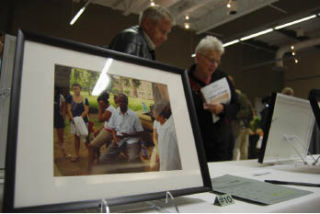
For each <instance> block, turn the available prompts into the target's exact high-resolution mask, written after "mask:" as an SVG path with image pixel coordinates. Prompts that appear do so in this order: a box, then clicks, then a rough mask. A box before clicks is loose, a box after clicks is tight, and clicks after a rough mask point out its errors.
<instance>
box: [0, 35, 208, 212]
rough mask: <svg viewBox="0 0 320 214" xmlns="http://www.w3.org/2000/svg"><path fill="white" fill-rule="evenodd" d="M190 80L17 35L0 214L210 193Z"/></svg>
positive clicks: (158, 66)
mask: <svg viewBox="0 0 320 214" xmlns="http://www.w3.org/2000/svg"><path fill="white" fill-rule="evenodd" d="M196 124H197V118H196V114H195V109H194V105H193V101H192V97H191V91H190V87H189V83H188V77H187V73H186V71H184V70H181V69H178V68H175V67H172V66H169V65H165V64H162V63H158V62H154V61H149V60H145V59H141V58H138V57H134V56H129V55H127V54H122V53H118V52H115V51H111V50H108V49H105V48H100V47H96V46H91V45H87V44H83V43H77V42H72V41H67V40H63V39H57V38H52V37H47V36H42V35H36V34H33V33H28V32H22V31H19V33H18V37H17V48H16V55H15V64H14V71H13V85H12V92H11V109H10V115H9V127H8V137H7V142H8V145H7V154H6V155H7V160H8V161H7V162H6V177H5V190H4V204H3V209H4V211H5V212H9V211H10V212H11V211H19V212H20V211H22V212H27V211H33V212H38V211H40V212H47V211H49V212H56V211H67V210H72V209H78V210H79V209H82V208H93V207H98V206H99V204H100V203H101V201H102V200H106V201H107V202H108V205H110V206H112V205H121V204H127V203H133V202H138V201H145V200H154V199H161V198H164V197H165V196H166V193H167V192H168V191H169V192H170V193H171V194H172V195H173V196H180V195H185V194H192V193H199V192H205V191H211V181H210V175H209V171H208V167H207V163H206V159H205V156H204V151H203V146H202V140H201V136H200V132H199V127H198V126H197V125H196Z"/></svg>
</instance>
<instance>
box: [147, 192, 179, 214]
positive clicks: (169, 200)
mask: <svg viewBox="0 0 320 214" xmlns="http://www.w3.org/2000/svg"><path fill="white" fill-rule="evenodd" d="M145 203H146V204H148V205H149V206H150V208H152V209H155V210H157V211H158V212H164V213H172V212H170V211H169V210H168V209H166V208H167V207H168V206H170V205H172V206H173V207H174V209H175V213H180V211H179V208H178V206H177V204H176V203H175V199H174V197H173V195H172V194H171V193H170V192H169V191H167V192H166V199H165V201H164V202H163V201H161V200H157V201H147V202H145Z"/></svg>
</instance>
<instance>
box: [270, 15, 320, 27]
mask: <svg viewBox="0 0 320 214" xmlns="http://www.w3.org/2000/svg"><path fill="white" fill-rule="evenodd" d="M316 17H317V15H315V14H314V15H311V16H307V17H304V18H302V19H298V20H295V21H292V22H289V23H286V24H283V25H279V26H276V27H275V28H274V29H276V30H279V29H282V28H285V27H288V26H291V25H294V24H298V23H300V22H304V21H307V20H310V19H313V18H316Z"/></svg>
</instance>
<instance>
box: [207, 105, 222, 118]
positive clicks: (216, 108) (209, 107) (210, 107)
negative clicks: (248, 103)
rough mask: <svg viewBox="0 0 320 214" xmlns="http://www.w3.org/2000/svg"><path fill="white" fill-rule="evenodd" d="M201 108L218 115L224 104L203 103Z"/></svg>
mask: <svg viewBox="0 0 320 214" xmlns="http://www.w3.org/2000/svg"><path fill="white" fill-rule="evenodd" d="M203 109H204V110H208V111H210V112H211V113H213V114H215V115H218V114H220V113H221V112H223V110H224V106H223V105H222V104H221V103H203Z"/></svg>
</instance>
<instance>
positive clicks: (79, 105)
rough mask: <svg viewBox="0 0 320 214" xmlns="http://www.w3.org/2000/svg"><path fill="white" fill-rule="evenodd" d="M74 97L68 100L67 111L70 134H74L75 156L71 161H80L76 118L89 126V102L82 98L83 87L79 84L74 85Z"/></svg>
mask: <svg viewBox="0 0 320 214" xmlns="http://www.w3.org/2000/svg"><path fill="white" fill-rule="evenodd" d="M71 88H72V91H73V95H72V96H69V97H68V98H67V111H68V115H69V117H70V121H71V123H70V133H71V134H74V145H75V156H74V157H73V158H72V159H71V161H73V162H75V161H78V160H79V158H80V156H79V150H80V135H79V134H78V133H77V131H76V126H75V118H76V117H77V119H79V118H82V119H83V121H84V123H85V124H88V112H89V101H88V99H87V98H84V97H83V96H81V94H80V92H81V86H80V84H78V83H74V84H73V85H72V87H71Z"/></svg>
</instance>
